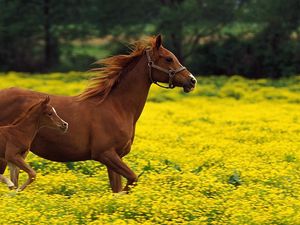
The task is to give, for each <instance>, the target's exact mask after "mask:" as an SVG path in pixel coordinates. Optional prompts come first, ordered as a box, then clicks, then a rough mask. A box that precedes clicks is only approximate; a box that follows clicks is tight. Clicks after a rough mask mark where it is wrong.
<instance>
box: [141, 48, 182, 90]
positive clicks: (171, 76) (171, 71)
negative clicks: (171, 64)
mask: <svg viewBox="0 0 300 225" xmlns="http://www.w3.org/2000/svg"><path fill="white" fill-rule="evenodd" d="M150 51H151V50H150V49H146V56H147V59H148V68H149V78H150V81H151V82H152V83H154V84H156V85H157V86H159V87H162V88H167V89H169V88H171V89H172V88H174V87H175V86H174V84H173V79H174V77H175V75H176V74H177V73H179V72H181V71H183V70H185V69H186V68H185V67H184V66H181V67H179V68H178V69H176V70H173V69H169V70H167V69H165V68H162V67H160V66H158V65H156V64H154V62H153V61H152V59H151V57H150ZM152 68H154V69H157V70H160V71H162V72H164V73H166V74H168V75H169V86H168V87H166V86H163V85H161V84H159V83H158V82H157V81H154V80H153V78H152Z"/></svg>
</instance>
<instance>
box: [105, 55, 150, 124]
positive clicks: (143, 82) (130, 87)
mask: <svg viewBox="0 0 300 225" xmlns="http://www.w3.org/2000/svg"><path fill="white" fill-rule="evenodd" d="M133 63H134V62H133ZM133 66H134V67H133V68H132V69H130V68H129V70H128V72H126V73H124V74H121V80H120V82H119V83H118V84H117V86H116V87H115V88H114V89H113V90H112V92H111V94H110V95H109V98H111V99H112V101H113V102H114V103H116V107H117V108H118V109H119V110H121V111H122V114H124V115H126V116H129V117H131V118H132V119H133V122H134V123H135V122H136V121H137V120H138V118H139V117H140V115H141V113H142V111H143V109H144V106H145V103H146V100H147V96H148V92H149V89H150V86H151V82H150V80H149V77H148V76H149V75H148V67H147V59H146V56H145V55H142V56H141V57H140V58H139V59H138V61H137V62H136V63H134V64H133ZM129 67H130V66H129Z"/></svg>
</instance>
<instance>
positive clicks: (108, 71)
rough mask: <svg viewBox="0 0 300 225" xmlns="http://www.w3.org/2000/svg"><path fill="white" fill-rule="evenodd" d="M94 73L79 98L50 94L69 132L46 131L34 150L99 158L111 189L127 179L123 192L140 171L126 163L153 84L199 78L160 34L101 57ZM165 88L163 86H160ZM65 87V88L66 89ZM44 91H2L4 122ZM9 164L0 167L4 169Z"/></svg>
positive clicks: (189, 83)
mask: <svg viewBox="0 0 300 225" xmlns="http://www.w3.org/2000/svg"><path fill="white" fill-rule="evenodd" d="M99 63H101V64H102V65H103V67H101V68H96V69H93V70H94V71H95V77H94V78H93V79H92V80H91V84H90V85H89V86H88V87H87V89H86V90H85V91H83V92H82V93H81V94H79V95H77V96H56V95H52V96H51V104H52V105H53V106H54V107H55V108H56V109H57V112H58V113H59V114H60V115H61V116H62V117H63V118H67V119H68V123H69V131H68V133H67V134H66V135H63V136H62V135H61V134H60V133H59V132H54V131H49V130H46V129H43V130H41V131H40V132H39V134H38V135H37V136H36V138H35V139H34V141H33V143H32V146H31V151H32V152H33V153H35V154H37V155H39V156H40V157H43V158H45V159H49V160H52V161H58V162H67V161H83V160H95V161H98V162H100V163H102V164H104V165H105V166H106V167H107V169H108V176H109V180H110V185H111V188H112V191H113V192H120V191H122V184H121V176H123V177H125V178H126V179H127V184H126V186H125V187H124V189H123V190H124V191H128V188H129V187H128V186H129V185H132V184H134V183H135V182H136V181H137V178H138V177H137V176H136V174H135V173H134V172H133V171H132V170H131V169H130V168H129V167H128V166H127V165H126V164H125V163H124V162H123V161H122V157H123V156H125V155H126V154H128V153H129V151H130V148H131V145H132V143H133V139H134V133H135V124H136V122H137V120H138V119H139V117H140V115H141V113H142V111H143V108H144V105H145V103H146V99H147V95H148V92H149V88H150V86H151V84H152V83H155V84H158V83H157V82H161V83H167V84H168V85H167V86H166V88H174V87H176V86H177V87H183V89H184V91H185V92H190V91H192V90H193V89H194V88H195V85H196V79H195V78H194V77H193V75H192V74H191V73H190V72H189V71H188V70H187V69H186V68H185V67H183V66H182V65H181V64H180V63H179V61H178V59H177V58H176V57H175V55H174V54H173V53H172V52H170V51H169V50H167V49H166V48H164V47H163V46H162V39H161V36H160V35H158V36H157V37H155V38H150V39H149V40H148V41H139V42H137V43H136V44H135V45H134V49H133V50H132V52H131V53H130V54H129V55H117V56H113V57H110V58H107V59H104V60H102V61H100V62H99ZM160 86H161V85H160ZM62 88H63V87H62ZM40 95H41V93H39V92H35V91H30V90H23V89H18V88H10V89H5V90H2V91H0V109H1V111H0V125H1V124H8V123H10V122H11V121H12V120H13V118H14V117H15V116H16V115H17V114H18V113H20V111H21V110H23V109H24V108H25V107H27V106H28V104H30V103H31V102H32V101H34V100H35V99H36V98H38V96H40ZM5 167H6V165H5V163H2V164H1V165H0V172H2V170H4V169H5Z"/></svg>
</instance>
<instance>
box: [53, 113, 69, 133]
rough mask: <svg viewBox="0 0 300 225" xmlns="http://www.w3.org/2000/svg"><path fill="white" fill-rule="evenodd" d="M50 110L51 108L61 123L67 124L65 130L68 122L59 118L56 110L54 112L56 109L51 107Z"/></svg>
mask: <svg viewBox="0 0 300 225" xmlns="http://www.w3.org/2000/svg"><path fill="white" fill-rule="evenodd" d="M52 110H53V112H54V114H55V116H57V117H58V118H59V119H60V120H61V122H62V123H64V124H66V125H67V126H66V130H67V129H68V123H67V122H66V121H64V120H63V119H62V118H60V117H59V116H58V115H57V112H56V110H55V108H54V107H52ZM59 125H60V124H58V126H59Z"/></svg>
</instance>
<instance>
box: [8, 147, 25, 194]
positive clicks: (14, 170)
mask: <svg viewBox="0 0 300 225" xmlns="http://www.w3.org/2000/svg"><path fill="white" fill-rule="evenodd" d="M28 153H29V151H26V152H24V153H22V154H21V155H22V157H23V159H24V160H25V158H26V156H27V155H28ZM9 168H10V179H11V181H12V182H13V183H14V184H15V187H17V188H18V187H19V173H20V169H19V167H17V166H15V165H13V164H12V165H10V166H9Z"/></svg>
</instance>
